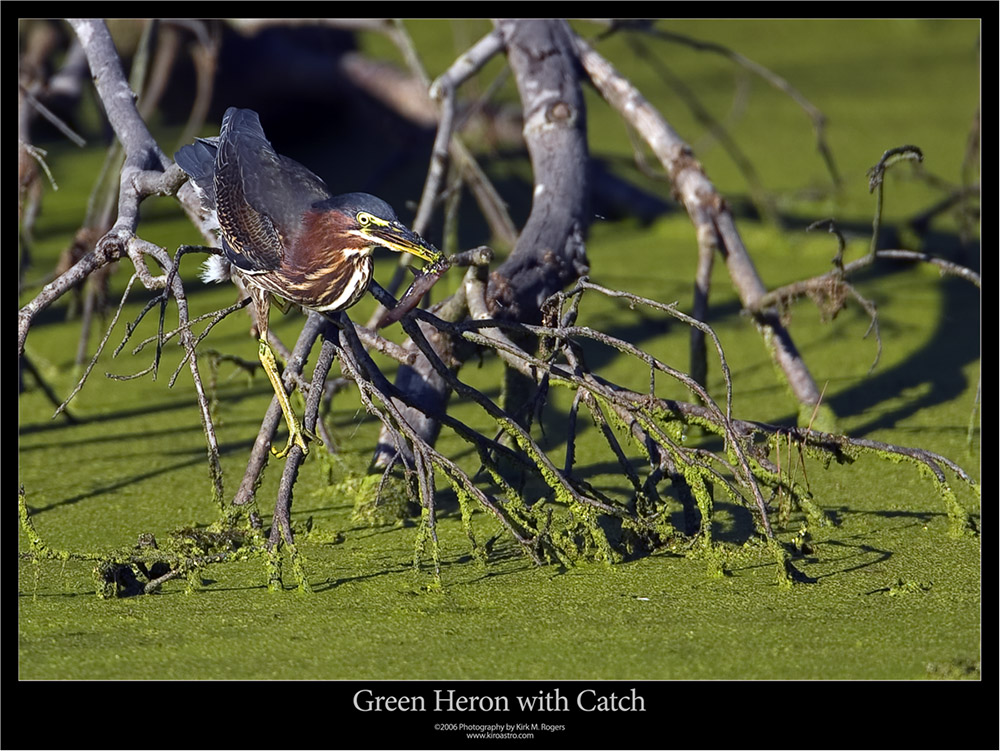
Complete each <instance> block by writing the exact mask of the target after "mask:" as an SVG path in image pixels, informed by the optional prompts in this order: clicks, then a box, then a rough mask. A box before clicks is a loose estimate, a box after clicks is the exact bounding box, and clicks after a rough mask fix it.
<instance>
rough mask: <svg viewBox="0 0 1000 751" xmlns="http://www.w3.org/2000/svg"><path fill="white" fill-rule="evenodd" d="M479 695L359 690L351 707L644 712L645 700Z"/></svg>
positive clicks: (593, 693) (554, 693) (587, 692)
mask: <svg viewBox="0 0 1000 751" xmlns="http://www.w3.org/2000/svg"><path fill="white" fill-rule="evenodd" d="M513 699H514V701H513V702H512V701H511V697H509V696H505V695H503V694H500V695H496V696H488V695H486V696H478V695H468V694H461V693H459V692H457V691H455V690H454V689H447V690H442V689H435V690H434V692H433V697H432V698H428V697H425V696H423V695H421V694H416V695H413V696H394V695H386V694H376V693H375V692H374V691H372V690H371V689H367V688H365V689H361V690H360V691H358V692H356V693H355V694H354V708H355V709H357V710H358V711H359V712H426V711H428V710H430V711H433V712H510V711H521V712H569V711H571V709H577V710H580V711H583V712H645V711H646V701H645V699H643V697H642V696H640V695H639V694H638V693H637V692H636V690H635V689H634V688H632V689H629V690H628V691H626V692H624V693H615V692H613V691H612V692H606V693H605V692H599V691H597V690H595V689H592V688H586V689H583V690H582V691H579V692H578V693H577V694H576V695H575V696H574V697H573V704H572V705H571V704H570V697H568V696H566V695H564V694H563V693H562V692H561V691H560V690H559V689H558V688H555V689H553V690H551V691H544V690H543V691H539V692H538V693H537V694H531V695H525V696H520V695H518V696H514V697H513Z"/></svg>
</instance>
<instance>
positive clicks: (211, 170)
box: [174, 136, 219, 211]
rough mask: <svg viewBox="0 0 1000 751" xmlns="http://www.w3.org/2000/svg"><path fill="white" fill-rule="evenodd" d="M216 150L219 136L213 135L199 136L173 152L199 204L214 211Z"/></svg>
mask: <svg viewBox="0 0 1000 751" xmlns="http://www.w3.org/2000/svg"><path fill="white" fill-rule="evenodd" d="M218 150H219V137H218V136H215V137H214V138H199V139H197V140H196V141H195V142H194V143H192V144H188V145H187V146H182V147H181V148H180V149H178V151H177V153H176V154H174V161H175V162H177V166H178V167H180V168H181V169H182V170H184V171H185V172H186V173H187V175H188V177H189V178H191V183H192V184H193V185H194V188H195V191H196V192H197V193H198V197H199V198H200V199H201V205H202V206H204V207H205V208H206V209H209V210H210V211H215V154H216V152H217V151H218Z"/></svg>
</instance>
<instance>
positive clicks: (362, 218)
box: [358, 211, 375, 227]
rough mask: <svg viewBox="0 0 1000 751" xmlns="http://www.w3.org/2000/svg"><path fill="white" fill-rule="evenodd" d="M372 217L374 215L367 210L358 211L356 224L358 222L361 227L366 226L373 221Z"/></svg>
mask: <svg viewBox="0 0 1000 751" xmlns="http://www.w3.org/2000/svg"><path fill="white" fill-rule="evenodd" d="M374 219H375V217H373V216H372V215H371V214H369V213H368V212H367V211H359V212H358V224H360V225H361V226H362V227H367V226H368V225H369V224H371V223H372V222H373V221H374Z"/></svg>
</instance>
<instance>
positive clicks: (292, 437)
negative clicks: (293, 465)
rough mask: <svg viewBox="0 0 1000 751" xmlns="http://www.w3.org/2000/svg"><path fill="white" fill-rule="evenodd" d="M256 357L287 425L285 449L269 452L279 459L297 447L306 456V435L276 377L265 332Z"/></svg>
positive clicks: (276, 371)
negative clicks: (271, 387) (276, 398)
mask: <svg viewBox="0 0 1000 751" xmlns="http://www.w3.org/2000/svg"><path fill="white" fill-rule="evenodd" d="M258 356H259V357H260V364H261V365H263V366H264V372H265V373H267V377H268V378H269V379H270V380H271V386H273V387H274V395H275V396H277V397H278V404H280V405H281V412H282V414H284V416H285V422H286V423H288V443H286V444H285V448H283V449H282V450H281V451H275V450H274V446H272V447H271V451H272V452H274V455H275V456H277V457H278V458H279V459H280V458H281V457H283V456H285V455H286V454H287V453H288V452H289V451H291V449H292V446H298V447H299V448H301V449H302V453H303V454H308V453H309V448H308V447H307V446H306V433H305V431H304V430H303V429H302V425H301V424H300V423H299V420H298V418H297V417H296V416H295V413H294V412H293V411H292V404H291V402H290V401H289V400H288V394H287V393H285V385H284V384H283V383H282V382H281V376H280V375H278V363H277V362H276V361H275V359H274V352H272V351H271V345H270V344H268V343H267V331H266V330H265V331H264V335H263V336H262V337H261V340H260V349H259V351H258Z"/></svg>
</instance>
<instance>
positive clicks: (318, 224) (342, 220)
mask: <svg viewBox="0 0 1000 751" xmlns="http://www.w3.org/2000/svg"><path fill="white" fill-rule="evenodd" d="M174 159H176V161H177V164H178V165H179V166H180V167H181V169H183V170H184V171H185V172H186V173H187V174H188V176H189V177H190V180H191V182H192V184H193V185H194V187H195V190H196V191H197V192H198V195H199V196H200V198H201V202H202V205H203V206H204V207H205V209H206V210H207V211H208V212H209V214H210V215H213V214H214V217H215V219H217V221H218V228H217V233H218V235H219V238H220V239H221V245H222V255H221V256H212V257H211V258H210V259H209V261H208V263H207V264H206V268H205V272H204V273H203V274H202V279H203V280H205V281H206V282H208V281H216V282H219V281H224V280H226V279H231V278H233V277H236V278H237V280H238V281H240V282H242V283H243V286H244V287H245V288H246V290H247V292H248V293H249V295H250V298H251V300H252V303H253V306H254V313H255V318H256V321H257V332H258V336H259V338H260V345H259V352H258V354H259V356H260V361H261V364H262V365H263V366H264V371H265V372H266V373H267V377H268V378H269V379H270V381H271V385H272V386H273V387H274V393H275V394H276V395H277V397H278V402H279V403H280V405H281V411H282V413H283V414H284V416H285V421H286V422H287V423H288V443H287V444H286V446H285V448H284V449H283V450H282V451H280V452H276V453H277V455H278V456H284V455H285V454H287V453H288V451H289V450H290V449H291V447H292V446H293V445H297V446H300V447H301V448H302V450H303V451H304V452H305V451H307V450H308V449H307V447H306V440H305V436H304V434H303V431H302V427H301V425H300V424H299V421H298V419H297V418H296V417H295V414H294V412H293V411H292V407H291V404H290V403H289V401H288V395H287V394H286V393H285V389H284V386H283V385H282V383H281V378H280V376H279V375H278V368H277V363H276V361H275V358H274V353H273V352H272V351H271V347H270V345H269V344H268V342H267V318H268V312H269V310H270V298H271V296H272V295H273V296H275V297H277V298H280V299H282V300H285V301H287V302H289V303H294V304H295V305H299V306H301V307H304V308H309V309H310V310H316V311H319V312H320V313H333V312H336V311H338V310H344V309H345V308H349V307H351V306H352V305H354V304H355V303H356V302H358V300H360V299H361V297H362V296H363V295H364V293H365V291H366V290H367V289H368V285H369V283H370V282H371V278H372V258H371V255H372V251H373V250H374V249H375V248H378V247H383V248H389V249H390V250H395V251H397V252H401V253H412V254H413V255H415V256H417V257H418V258H422V259H424V260H426V261H431V262H433V263H438V262H441V261H442V260H443V256H442V254H441V253H440V252H439V251H438V250H436V249H435V248H434V247H433V246H432V245H430V244H429V243H427V242H425V241H424V240H423V239H422V238H421V237H420V236H419V235H417V234H416V233H415V232H413V231H412V230H409V229H407V228H406V227H405V226H404V225H403V224H402V223H400V221H399V220H398V219H397V218H396V214H395V212H394V211H393V210H392V208H391V207H390V206H389V204H387V203H386V202H385V201H383V200H382V199H380V198H376V197H375V196H372V195H369V194H367V193H346V194H344V195H339V196H334V195H332V194H331V192H330V190H329V189H328V188H327V187H326V184H325V183H324V182H323V181H322V180H321V179H320V178H319V177H317V176H316V175H314V174H313V173H312V172H310V171H309V170H308V169H306V168H305V167H303V166H302V165H301V164H299V163H298V162H296V161H294V160H292V159H289V158H288V157H285V156H281V155H280V154H278V153H276V152H275V150H274V149H273V148H272V147H271V144H270V142H269V141H268V140H267V138H266V137H265V135H264V130H263V129H262V128H261V125H260V118H259V117H258V115H257V113H256V112H254V111H253V110H247V109H237V108H235V107H230V108H229V109H228V110H227V111H226V114H225V116H224V117H223V118H222V129H221V131H220V132H219V135H218V136H216V137H213V138H199V139H197V141H196V142H195V143H193V144H190V145H188V146H184V147H182V148H181V149H180V150H179V151H178V152H177V154H176V155H175V156H174Z"/></svg>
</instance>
